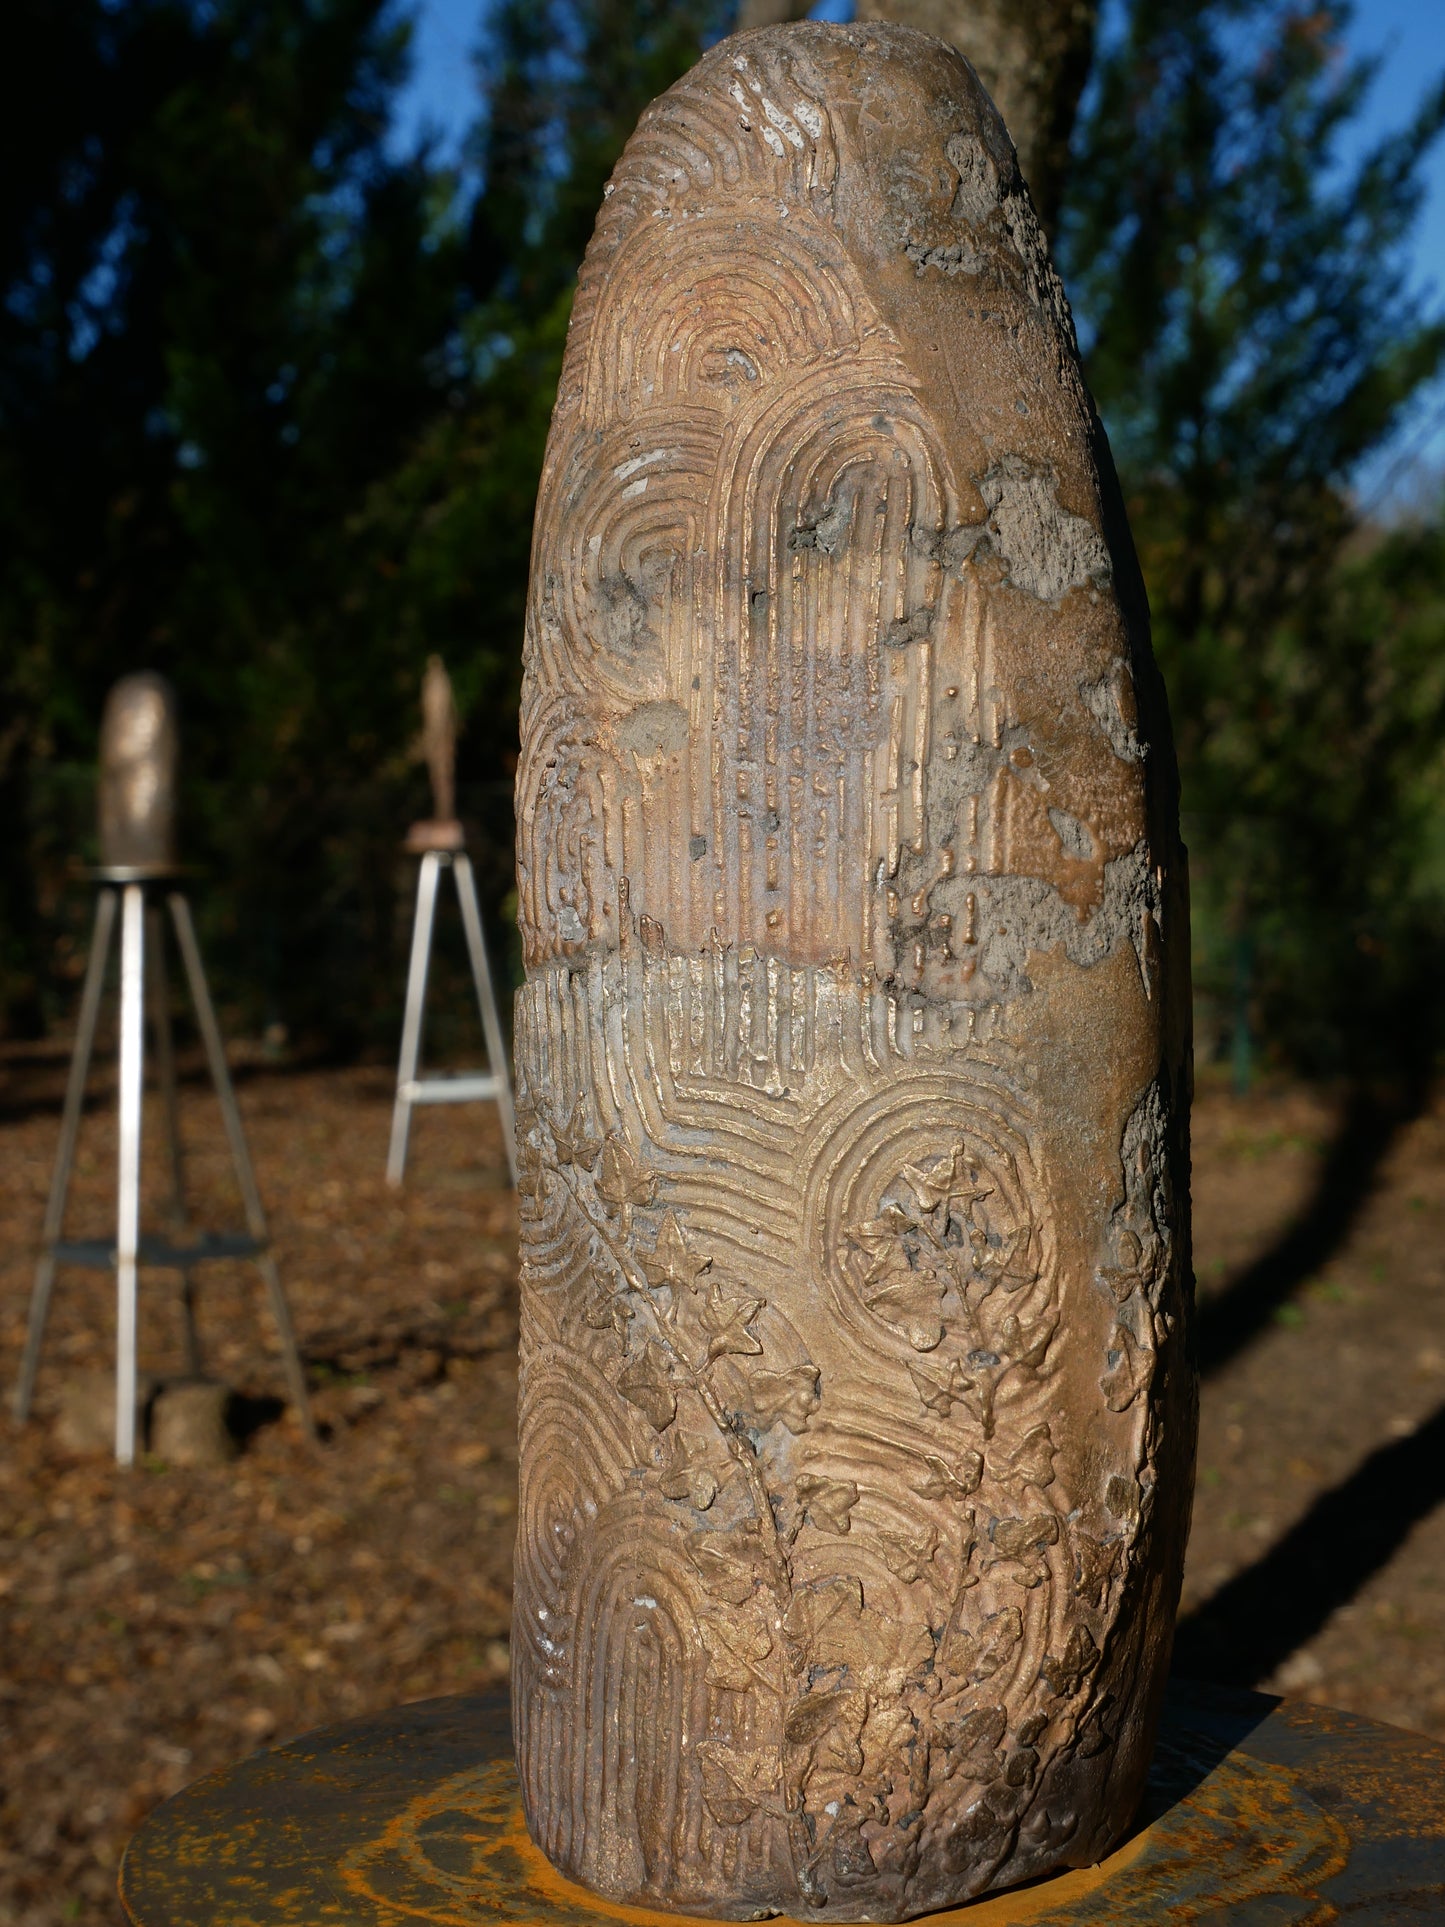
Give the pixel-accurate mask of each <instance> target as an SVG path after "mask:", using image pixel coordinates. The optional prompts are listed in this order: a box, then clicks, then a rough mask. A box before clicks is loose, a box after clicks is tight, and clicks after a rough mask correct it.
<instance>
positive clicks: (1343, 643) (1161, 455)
mask: <svg viewBox="0 0 1445 1927" xmlns="http://www.w3.org/2000/svg"><path fill="white" fill-rule="evenodd" d="M1345 18H1346V12H1345V9H1344V8H1343V7H1341V6H1338V5H1328V4H1327V5H1320V6H1312V7H1310V8H1308V9H1304V8H1301V7H1298V6H1290V5H1287V4H1281V3H1280V0H1213V3H1210V0H1186V3H1185V4H1180V0H1134V4H1133V5H1132V6H1131V7H1130V9H1129V12H1128V15H1127V18H1126V20H1125V23H1124V29H1123V32H1122V34H1121V35H1120V37H1119V38H1118V39H1116V40H1115V42H1114V43H1113V44H1112V45H1110V46H1108V47H1106V48H1105V49H1103V50H1102V51H1101V53H1100V56H1099V61H1098V65H1097V69H1096V73H1095V79H1094V87H1093V90H1092V97H1091V102H1090V105H1089V108H1088V110H1087V112H1086V115H1085V117H1084V120H1083V122H1082V124H1081V127H1080V129H1079V133H1078V136H1077V141H1076V150H1077V151H1076V164H1075V169H1074V174H1073V178H1072V181H1071V184H1070V193H1069V199H1068V203H1067V207H1066V212H1065V219H1064V225H1063V235H1062V252H1063V255H1064V262H1065V271H1066V278H1067V279H1068V281H1069V284H1070V287H1071V289H1072V291H1073V293H1074V296H1075V300H1076V303H1077V306H1078V307H1079V309H1080V311H1081V313H1082V315H1083V316H1084V317H1085V320H1086V325H1085V327H1084V329H1083V333H1084V345H1085V349H1086V358H1087V362H1088V368H1089V374H1090V379H1091V383H1092V385H1093V388H1094V391H1095V394H1096V396H1097V398H1098V402H1099V406H1100V411H1101V413H1102V415H1103V417H1104V419H1105V421H1106V423H1107V424H1108V427H1109V432H1110V435H1111V438H1112V440H1113V444H1114V449H1115V454H1116V458H1117V460H1118V463H1119V467H1120V470H1121V474H1122V476H1123V479H1124V484H1125V490H1126V495H1127V497H1128V501H1129V510H1130V517H1131V520H1132V522H1133V526H1134V530H1135V535H1136V539H1137V540H1138V543H1139V547H1140V552H1141V560H1142V561H1143V564H1144V570H1145V575H1146V578H1147V580H1148V583H1149V587H1150V594H1151V600H1152V604H1153V611H1154V624H1155V645H1156V649H1157V651H1158V654H1159V658H1160V662H1161V665H1162V667H1163V669H1164V672H1165V676H1166V679H1167V681H1168V684H1169V690H1170V698H1171V704H1172V709H1173V715H1174V724H1175V731H1176V734H1177V738H1178V743H1179V752H1180V763H1181V774H1182V780H1183V791H1184V807H1185V812H1186V831H1187V834H1188V837H1189V841H1190V843H1191V845H1192V849H1193V856H1194V878H1195V902H1196V923H1197V929H1198V939H1199V941H1198V944H1197V963H1198V973H1199V981H1200V988H1201V989H1202V990H1203V991H1204V992H1205V993H1206V995H1207V996H1211V995H1212V997H1213V999H1214V1000H1216V1002H1217V1004H1218V1005H1219V1007H1220V1008H1221V1009H1224V1008H1225V1007H1227V1006H1228V1005H1229V1004H1230V1003H1231V1001H1232V1000H1233V989H1232V985H1231V978H1232V976H1233V975H1234V973H1235V972H1236V971H1237V970H1238V968H1239V967H1240V964H1241V960H1246V959H1247V960H1250V963H1249V967H1250V969H1251V970H1252V972H1253V976H1254V989H1255V993H1256V1002H1257V1004H1258V1007H1259V1009H1260V1011H1261V1012H1262V1014H1263V1016H1264V1019H1265V1024H1266V1030H1267V1033H1268V1035H1269V1037H1270V1039H1271V1041H1272V1042H1273V1043H1275V1044H1276V1045H1277V1046H1278V1048H1279V1051H1280V1052H1281V1053H1282V1054H1284V1055H1287V1056H1290V1057H1292V1058H1293V1059H1294V1060H1295V1061H1296V1062H1304V1063H1306V1064H1310V1065H1312V1066H1315V1067H1322V1066H1325V1065H1331V1066H1334V1067H1340V1066H1346V1067H1349V1068H1352V1069H1356V1070H1360V1071H1364V1070H1366V1069H1370V1068H1374V1069H1380V1068H1386V1069H1388V1068H1398V1066H1399V1064H1400V1061H1401V1056H1400V1052H1401V1044H1402V1040H1401V1037H1400V1031H1401V1028H1402V1025H1403V1028H1404V1030H1405V1031H1406V1033H1407V1034H1408V1032H1409V1031H1410V1030H1411V1028H1412V1027H1415V1026H1418V1025H1420V1024H1422V1023H1423V1024H1425V1025H1426V1030H1427V1031H1428V1029H1429V1026H1430V1024H1431V1023H1433V1021H1434V1020H1433V1017H1432V1015H1431V1007H1432V1006H1433V1005H1434V1004H1435V1003H1436V1002H1437V1001H1438V1000H1437V999H1436V998H1434V996H1433V995H1432V994H1430V993H1431V988H1432V975H1433V976H1434V977H1436V978H1438V972H1439V969H1440V967H1441V964H1442V962H1445V955H1442V953H1441V952H1440V950H1439V942H1440V937H1441V935H1442V932H1445V893H1442V888H1441V885H1442V883H1445V879H1442V878H1440V877H1439V875H1438V872H1437V873H1436V874H1435V875H1434V876H1433V877H1430V876H1427V874H1426V870H1425V869H1423V868H1422V867H1421V865H1422V863H1423V862H1424V854H1423V853H1424V842H1423V841H1422V839H1423V838H1424V837H1425V835H1426V819H1427V818H1428V817H1429V815H1430V812H1431V810H1433V809H1437V808H1438V804H1439V791H1438V770H1439V758H1440V733H1441V724H1442V722H1445V714H1442V712H1441V709H1440V705H1439V699H1438V690H1437V686H1436V681H1435V679H1434V676H1433V673H1432V672H1431V657H1432V650H1433V651H1438V650H1439V649H1440V647H1441V645H1442V644H1445V628H1442V627H1441V621H1440V618H1441V603H1440V598H1439V589H1438V588H1437V589H1435V590H1431V589H1429V588H1428V583H1429V580H1430V570H1431V568H1432V566H1434V565H1436V564H1438V562H1439V560H1440V559H1441V555H1440V550H1439V547H1438V544H1437V543H1434V542H1433V541H1431V540H1429V539H1421V540H1420V541H1418V542H1416V543H1414V544H1413V545H1412V544H1410V543H1409V542H1405V546H1404V548H1402V547H1401V546H1400V544H1399V543H1391V544H1388V545H1387V546H1386V547H1385V548H1384V549H1383V550H1381V551H1380V552H1379V553H1378V555H1377V556H1376V557H1375V558H1374V560H1373V561H1372V562H1371V563H1370V564H1368V565H1365V566H1363V567H1355V568H1346V567H1345V563H1344V557H1345V555H1346V553H1347V548H1348V545H1349V543H1350V540H1351V536H1352V531H1353V529H1354V526H1355V517H1354V512H1353V509H1352V506H1351V503H1350V499H1349V493H1348V491H1349V485H1350V479H1351V476H1352V475H1353V474H1354V473H1355V472H1356V471H1357V469H1358V465H1359V463H1360V461H1361V458H1362V457H1363V456H1364V455H1366V454H1367V453H1368V452H1369V451H1370V450H1372V449H1374V448H1377V447H1379V446H1380V445H1381V443H1382V442H1383V441H1384V440H1385V439H1386V438H1387V437H1388V436H1389V434H1390V433H1391V431H1392V430H1393V429H1394V428H1395V427H1396V426H1397V424H1398V422H1399V421H1400V419H1401V414H1402V411H1403V410H1404V409H1405V408H1407V406H1408V404H1409V401H1410V398H1411V396H1412V395H1413V394H1414V393H1415V392H1416V390H1417V389H1418V387H1419V384H1420V383H1421V381H1422V380H1423V379H1424V378H1425V377H1426V376H1428V375H1429V374H1430V373H1432V372H1433V371H1434V370H1435V368H1436V367H1437V366H1438V365H1439V363H1440V361H1441V358H1442V353H1445V326H1442V324H1441V323H1440V322H1438V321H1436V320H1434V319H1432V318H1430V317H1429V316H1427V315H1426V314H1425V313H1424V312H1423V310H1422V308H1421V306H1420V304H1419V302H1418V301H1417V300H1415V299H1414V298H1412V296H1411V294H1410V292H1409V290H1408V284H1407V277H1406V258H1405V254H1404V249H1403V244H1404V242H1405V240H1406V238H1407V236H1408V234H1409V231H1410V227H1411V224H1412V222H1413V220H1414V217H1415V215H1416V213H1417V211H1418V207H1419V203H1420V198H1421V186H1420V173H1419V163H1420V160H1421V158H1422V156H1423V155H1424V154H1425V152H1426V150H1427V148H1428V147H1429V146H1430V144H1431V143H1432V142H1433V141H1434V140H1436V139H1437V138H1438V136H1439V134H1440V131H1441V127H1442V123H1445V84H1441V83H1438V82H1437V84H1436V86H1435V88H1434V89H1433V91H1432V92H1431V93H1430V95H1429V97H1428V99H1427V100H1426V102H1425V105H1424V106H1423V108H1422V109H1421V111H1420V113H1419V115H1418V117H1417V118H1416V120H1415V121H1414V123H1413V124H1412V125H1411V126H1409V127H1408V128H1407V129H1405V130H1404V131H1403V132H1402V133H1400V134H1399V135H1397V136H1395V137H1393V138H1391V139H1389V140H1386V141H1385V142H1383V143H1382V144H1381V145H1379V146H1378V147H1377V148H1376V149H1375V150H1374V151H1373V152H1372V153H1371V154H1369V155H1368V156H1367V157H1366V159H1365V160H1364V162H1363V163H1362V164H1361V165H1360V166H1358V167H1357V168H1355V169H1353V170H1342V169H1340V168H1338V167H1336V166H1335V158H1336V154H1335V150H1336V146H1337V141H1338V136H1339V134H1340V132H1341V130H1342V129H1343V128H1345V127H1346V126H1347V125H1348V123H1349V122H1350V121H1351V120H1352V119H1353V117H1354V116H1355V115H1356V113H1357V112H1358V109H1359V105H1360V101H1361V97H1362V94H1363V92H1364V89H1365V88H1366V86H1367V85H1368V81H1369V78H1370V72H1369V69H1368V68H1367V67H1365V66H1362V65H1359V64H1356V65H1353V66H1352V65H1350V64H1349V63H1348V62H1347V61H1346V60H1345V59H1344V57H1343V54H1342V49H1341V29H1342V26H1343V23H1344V21H1345ZM1401 540H1402V542H1404V541H1405V539H1404V538H1401ZM1406 552H1408V553H1409V554H1410V556H1411V558H1412V560H1411V564H1410V570H1409V576H1410V580H1411V583H1412V587H1411V588H1410V589H1409V591H1408V592H1406V593H1400V592H1397V591H1393V590H1390V589H1388V587H1387V583H1388V581H1389V579H1390V577H1391V575H1392V572H1394V571H1396V570H1397V568H1399V567H1401V566H1403V557H1404V555H1405V553H1406ZM1381 572H1383V573H1381ZM1401 579H1402V580H1403V578H1401ZM1438 581H1439V585H1440V587H1445V576H1442V577H1440V578H1438ZM1432 625H1433V627H1432ZM1431 638H1433V641H1432V640H1431ZM1422 678H1423V680H1422ZM1427 799H1430V800H1429V801H1427ZM1402 999H1404V1000H1405V1002H1404V1003H1402ZM1406 1005H1408V1013H1409V1014H1408V1016H1407V1014H1406ZM1429 1041H1430V1040H1429V1038H1428V1036H1425V1035H1424V1034H1423V1033H1419V1032H1418V1031H1417V1034H1416V1036H1415V1039H1414V1042H1413V1044H1410V1043H1405V1045H1404V1048H1405V1051H1406V1054H1407V1055H1408V1054H1409V1053H1410V1051H1412V1050H1413V1051H1414V1052H1415V1054H1416V1055H1417V1056H1418V1053H1419V1050H1420V1048H1421V1047H1422V1045H1423V1047H1424V1048H1425V1049H1426V1051H1427V1053H1428V1048H1429Z"/></svg>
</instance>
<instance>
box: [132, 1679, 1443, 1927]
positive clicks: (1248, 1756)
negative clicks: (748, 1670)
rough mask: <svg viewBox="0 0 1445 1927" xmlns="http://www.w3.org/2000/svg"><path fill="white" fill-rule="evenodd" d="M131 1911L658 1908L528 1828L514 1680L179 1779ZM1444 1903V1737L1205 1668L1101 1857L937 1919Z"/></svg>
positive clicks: (171, 1923)
mask: <svg viewBox="0 0 1445 1927" xmlns="http://www.w3.org/2000/svg"><path fill="white" fill-rule="evenodd" d="M120 1887H121V1898H122V1900H123V1902H124V1904H125V1910H126V1913H127V1914H128V1916H129V1918H130V1920H131V1921H132V1922H133V1923H135V1927H283V1924H288V1927H324V1924H325V1927H331V1924H332V1923H335V1927H402V1923H404V1922H407V1921H427V1922H430V1923H433V1927H484V1924H485V1927H495V1924H496V1923H498V1922H515V1923H517V1924H518V1927H606V1924H607V1923H627V1924H628V1927H665V1923H668V1922H674V1923H675V1922H676V1920H677V1919H678V1916H677V1915H673V1914H658V1913H650V1912H647V1911H646V1910H644V1909H641V1908H635V1907H620V1906H614V1905H613V1904H612V1903H610V1902H608V1901H605V1900H599V1899H598V1898H597V1897H596V1896H595V1895H593V1894H590V1893H588V1892H587V1891H586V1890H585V1889H583V1888H581V1887H577V1886H574V1885H573V1884H572V1883H571V1882H570V1881H567V1880H564V1879H563V1878H562V1876H561V1875H560V1874H558V1873H557V1872H556V1871H555V1870H554V1869H553V1868H552V1867H551V1866H550V1864H549V1863H548V1862H547V1861H546V1860H545V1859H544V1858H543V1857H542V1855H541V1854H540V1853H539V1852H538V1851H537V1849H536V1848H535V1847H534V1846H533V1845H532V1842H531V1841H530V1839H529V1838H528V1836H527V1829H526V1827H525V1825H524V1824H523V1821H522V1810H521V1801H520V1796H519V1794H518V1789H517V1777H516V1772H515V1769H514V1767H513V1763H512V1749H511V1731H510V1722H509V1718H508V1710H507V1704H506V1701H505V1699H504V1698H502V1697H500V1696H497V1695H487V1696H480V1695H478V1696H475V1697H458V1698H455V1699H436V1700H426V1701H422V1702H421V1703H419V1704H417V1705H413V1706H402V1707H398V1708H396V1709H395V1710H394V1711H392V1712H390V1713H383V1714H381V1715H380V1716H378V1717H376V1718H371V1719H361V1720H352V1721H349V1722H347V1723H346V1724H345V1725H341V1726H328V1727H324V1728H322V1729H321V1731H319V1732H316V1733H310V1734H307V1735H305V1736H304V1737H303V1738H301V1739H299V1740H294V1741H292V1742H291V1744H290V1745H288V1746H281V1747H277V1748H275V1749H274V1750H273V1751H271V1752H267V1753H258V1754H256V1755H254V1756H253V1757H252V1758H251V1759H249V1760H246V1761H244V1762H243V1763H242V1764H241V1765H240V1766H237V1767H232V1768H230V1769H228V1770H227V1771H225V1772H222V1773H214V1774H212V1775H211V1776H210V1778H209V1779H205V1780H200V1781H198V1782H197V1783H196V1785H194V1786H192V1787H188V1788H187V1789H186V1791H185V1792H184V1793H180V1794H178V1795H177V1796H176V1798H175V1799H173V1800H170V1801H167V1803H166V1804H165V1805H164V1806H162V1807H159V1808H158V1809H157V1810H156V1812H155V1813H153V1814H152V1815H151V1817H150V1819H149V1820H147V1821H146V1823H145V1825H144V1826H143V1827H142V1828H141V1829H140V1832H139V1833H138V1834H137V1835H136V1837H135V1838H134V1840H132V1842H131V1844H130V1846H129V1848H128V1849H127V1851H126V1855H125V1860H124V1862H123V1864H122V1867H121V1875H120ZM1334 1920H1340V1921H1348V1922H1349V1923H1350V1924H1351V1927H1385V1923H1390V1927H1397V1923H1414V1922H1421V1923H1423V1922H1426V1921H1439V1922H1445V1746H1438V1745H1436V1744H1434V1743H1433V1742H1432V1741H1430V1740H1427V1739H1423V1738H1422V1737H1420V1736H1419V1735H1418V1734H1414V1733H1405V1732H1401V1731H1400V1730H1399V1729H1398V1728H1396V1727H1390V1726H1381V1725H1378V1724H1377V1723H1376V1722H1374V1721H1371V1720H1364V1719H1358V1718H1356V1717H1355V1716H1353V1715H1352V1714H1347V1713H1337V1712H1334V1711H1331V1710H1330V1709H1329V1708H1326V1707H1320V1706H1309V1705H1305V1704H1303V1703H1288V1702H1280V1701H1277V1700H1270V1699H1264V1698H1262V1697H1260V1696H1259V1695H1257V1694H1247V1693H1235V1692H1228V1691H1224V1690H1220V1689H1215V1688H1210V1687H1189V1688H1180V1689H1177V1690H1175V1691H1174V1692H1173V1694H1172V1695H1171V1699H1170V1702H1169V1705H1168V1708H1167V1710H1166V1714H1165V1719H1164V1727H1163V1732H1162V1735H1161V1738H1160V1742H1159V1748H1158V1753H1157V1756H1156V1759H1155V1763H1154V1769H1153V1773H1152V1776H1151V1780H1150V1788H1149V1794H1148V1798H1147V1800H1146V1803H1145V1810H1144V1812H1143V1813H1142V1814H1141V1815H1140V1819H1139V1824H1138V1827H1137V1829H1136V1831H1135V1832H1134V1834H1133V1835H1132V1836H1131V1838H1129V1839H1128V1840H1127V1841H1126V1842H1125V1843H1124V1845H1123V1846H1121V1847H1120V1848H1119V1849H1118V1851H1117V1852H1115V1853H1114V1854H1112V1855H1111V1856H1110V1857H1109V1859H1108V1860H1106V1861H1104V1862H1103V1864H1102V1865H1100V1866H1098V1867H1092V1868H1089V1869H1086V1870H1084V1871H1081V1872H1077V1873H1067V1874H1063V1875H1061V1876H1059V1877H1058V1878H1057V1879H1053V1880H1046V1881H1042V1882H1038V1883H1035V1884H1034V1885H1033V1886H1030V1887H1027V1888H1022V1889H1018V1890H1016V1891H1014V1892H1013V1893H1009V1894H1002V1895H997V1896H994V1897H991V1898H989V1899H986V1900H981V1901H975V1902H974V1903H973V1904H972V1905H970V1906H967V1907H962V1908H959V1909H957V1910H956V1911H954V1912H950V1913H944V1914H934V1915H932V1916H930V1922H931V1924H932V1927H944V1923H945V1922H946V1923H949V1924H950V1927H955V1924H956V1927H1014V1923H1024V1922H1028V1923H1030V1927H1159V1924H1160V1923H1168V1927H1191V1924H1195V1927H1205V1924H1206V1923H1207V1927H1326V1923H1328V1922H1330V1921H1334Z"/></svg>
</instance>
